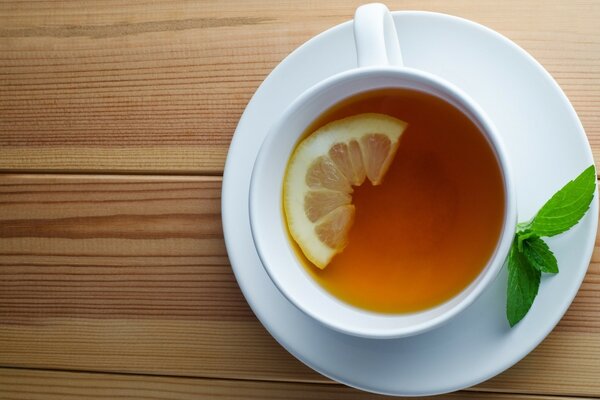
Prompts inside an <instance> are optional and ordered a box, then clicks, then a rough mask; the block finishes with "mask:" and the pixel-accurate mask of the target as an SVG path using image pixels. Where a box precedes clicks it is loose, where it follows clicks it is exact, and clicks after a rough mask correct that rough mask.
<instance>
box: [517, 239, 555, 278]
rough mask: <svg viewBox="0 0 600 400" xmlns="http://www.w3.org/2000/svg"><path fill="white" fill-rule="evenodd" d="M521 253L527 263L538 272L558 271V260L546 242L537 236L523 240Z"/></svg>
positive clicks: (553, 272)
mask: <svg viewBox="0 0 600 400" xmlns="http://www.w3.org/2000/svg"><path fill="white" fill-rule="evenodd" d="M523 255H524V256H525V258H526V259H527V261H529V264H530V265H531V266H532V267H534V268H535V269H537V270H538V271H540V272H548V273H551V274H556V273H558V261H556V257H554V253H552V251H551V250H550V248H549V247H548V245H547V244H546V242H544V241H543V240H542V239H540V238H538V237H530V238H528V239H526V240H524V241H523Z"/></svg>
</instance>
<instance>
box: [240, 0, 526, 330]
mask: <svg viewBox="0 0 600 400" xmlns="http://www.w3.org/2000/svg"><path fill="white" fill-rule="evenodd" d="M354 36H355V42H356V49H357V55H358V67H357V68H355V69H352V70H349V71H346V72H342V73H339V74H337V75H334V76H332V77H330V78H328V79H325V80H323V81H321V82H319V83H317V84H316V85H314V86H313V87H311V88H309V89H307V90H306V91H305V92H303V93H302V94H301V95H300V96H299V97H298V98H297V99H296V100H295V101H294V102H293V103H292V104H290V105H289V106H288V107H287V109H286V110H285V111H284V112H283V113H282V114H281V115H280V116H279V117H278V118H277V120H276V121H275V123H274V124H273V126H272V128H271V130H270V131H269V133H268V135H267V137H266V139H265V141H264V143H263V144H262V147H261V149H260V152H259V154H258V157H257V159H256V163H255V165H254V169H253V172H252V180H251V184H250V199H249V200H250V206H249V207H250V210H249V211H250V225H251V230H252V236H253V239H254V243H255V245H256V249H257V252H258V254H259V257H260V259H261V261H262V264H263V265H264V268H265V270H266V271H267V273H268V275H269V276H270V278H271V279H272V281H273V282H274V284H275V285H276V286H277V288H278V289H279V290H280V291H281V293H282V294H283V295H284V296H285V297H286V298H287V299H288V300H289V301H290V302H291V303H293V304H294V305H295V306H296V307H298V308H299V309H300V310H302V311H303V312H305V313H306V314H307V315H309V316H310V317H312V318H314V319H315V320H317V321H319V322H321V323H322V324H324V325H326V326H328V327H330V328H332V329H335V330H337V331H340V332H343V333H346V334H350V335H356V336H361V337H369V338H397V337H403V336H410V335H415V334H419V333H422V332H425V331H427V330H429V329H433V328H435V327H437V326H439V325H441V324H443V323H445V322H447V321H448V320H450V319H451V318H452V317H454V316H455V315H457V314H458V313H459V312H461V311H462V310H464V309H465V308H466V307H468V306H469V305H470V304H471V303H473V301H475V299H476V298H477V297H478V296H479V295H480V294H481V293H482V292H483V291H484V290H485V289H486V288H487V287H489V286H490V284H491V283H492V282H493V281H494V279H495V278H496V276H497V274H498V272H499V271H500V269H501V268H502V266H503V264H504V261H505V259H506V256H507V254H508V251H509V249H510V245H511V242H512V239H513V235H514V232H515V228H516V218H517V215H516V198H515V189H514V184H513V177H512V172H511V169H510V165H509V161H508V157H507V153H506V150H505V147H504V145H503V144H502V138H501V137H500V135H499V133H498V132H497V130H496V128H495V127H494V125H493V123H492V122H491V121H490V119H489V118H488V116H487V115H486V113H485V112H484V110H482V109H481V108H480V107H479V106H478V105H477V104H476V103H475V102H474V101H473V100H472V99H471V98H470V97H469V96H468V95H467V94H466V93H464V92H463V91H462V90H461V89H460V88H458V87H456V86H455V85H453V84H451V83H450V82H447V81H445V80H443V79H441V78H440V77H437V76H435V75H432V74H430V73H427V72H425V71H420V70H417V69H413V68H410V67H406V66H404V65H403V64H402V56H401V51H400V45H399V41H398V37H397V34H396V30H395V25H394V20H393V18H392V15H391V14H390V12H389V10H388V9H387V8H386V7H385V6H384V5H383V4H377V3H374V4H367V5H363V6H361V7H359V8H358V9H357V10H356V14H355V17H354ZM384 88H400V89H408V90H416V91H420V92H425V93H428V94H430V95H433V96H436V97H438V98H440V99H443V100H444V101H446V102H448V103H450V104H451V105H453V106H454V107H455V108H457V109H458V110H460V111H461V112H462V113H463V114H464V115H466V116H467V117H468V118H469V119H470V120H471V121H472V122H473V123H474V124H475V125H476V126H477V127H478V128H479V131H480V132H481V134H482V135H484V137H485V139H486V140H487V141H488V143H489V145H490V147H491V148H492V150H493V152H494V153H495V156H496V159H497V162H498V165H499V168H500V171H501V174H502V180H503V184H504V195H505V199H504V202H503V203H504V207H505V209H504V214H503V215H504V217H503V223H502V228H501V232H500V235H499V237H498V240H497V243H496V248H495V250H494V252H493V254H492V256H491V258H490V259H489V262H488V263H487V265H486V266H485V267H484V268H483V269H482V270H481V272H480V273H479V275H478V276H477V277H476V278H475V279H474V280H473V281H472V282H471V283H470V284H469V285H468V286H467V287H466V288H465V289H464V290H462V291H461V292H460V293H458V294H457V295H455V296H454V297H453V298H451V299H449V300H448V301H446V302H444V303H442V304H440V305H438V306H435V307H433V308H429V309H426V310H424V311H419V312H412V313H400V314H383V313H376V312H371V311H367V310H363V309H360V308H357V307H354V306H351V305H349V304H346V303H345V302H343V301H340V300H339V299H338V298H336V297H334V296H333V295H331V294H330V293H328V292H327V291H326V290H324V289H323V288H322V287H321V286H320V285H319V284H318V283H317V282H315V280H314V279H313V278H312V277H311V276H310V274H308V273H307V272H306V270H305V268H304V267H303V266H302V265H301V262H300V260H299V259H298V255H297V254H296V252H295V250H294V248H293V245H292V243H291V242H290V239H289V235H288V233H287V227H286V221H285V218H284V213H283V210H282V188H283V180H284V175H285V171H286V166H287V163H288V160H289V158H290V156H291V154H292V152H293V151H294V148H295V146H296V145H297V143H298V142H299V140H301V139H302V135H303V133H304V132H305V131H306V129H307V128H308V127H309V126H310V125H311V123H312V122H313V121H314V120H315V118H317V117H318V116H319V115H320V114H321V113H322V112H323V111H325V110H327V109H329V108H330V107H331V106H333V105H335V104H338V103H339V102H340V101H343V100H344V99H347V98H348V97H350V96H353V95H356V94H358V93H362V92H367V91H372V90H377V89H384Z"/></svg>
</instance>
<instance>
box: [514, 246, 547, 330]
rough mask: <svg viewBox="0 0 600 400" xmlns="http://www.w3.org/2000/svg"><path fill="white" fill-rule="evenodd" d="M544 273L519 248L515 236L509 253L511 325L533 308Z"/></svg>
mask: <svg viewBox="0 0 600 400" xmlns="http://www.w3.org/2000/svg"><path fill="white" fill-rule="evenodd" d="M541 275H542V273H541V272H540V271H539V270H537V269H535V268H534V267H532V266H531V264H530V263H529V261H528V260H527V258H526V257H525V256H524V255H523V254H522V253H521V252H520V251H519V249H518V240H517V238H516V237H515V240H514V241H513V244H512V246H511V247H510V252H509V254H508V289H507V298H506V317H507V318H508V323H509V324H510V326H511V327H513V326H515V325H516V324H517V323H518V322H519V321H520V320H522V319H523V317H524V316H525V314H527V312H528V311H529V309H530V308H531V305H532V304H533V300H534V299H535V296H537V292H538V288H539V287H540V277H541Z"/></svg>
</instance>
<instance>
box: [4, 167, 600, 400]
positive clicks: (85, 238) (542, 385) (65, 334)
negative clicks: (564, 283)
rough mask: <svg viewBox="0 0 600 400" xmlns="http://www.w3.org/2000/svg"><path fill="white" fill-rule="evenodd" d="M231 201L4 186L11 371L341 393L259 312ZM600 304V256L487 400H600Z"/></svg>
mask: <svg viewBox="0 0 600 400" xmlns="http://www.w3.org/2000/svg"><path fill="white" fill-rule="evenodd" d="M219 194H220V179H219V178H201V177H153V176H142V177H140V176H137V177H134V176H85V177H82V176H75V175H46V176H44V175H4V176H0V365H2V366H11V367H25V368H32V367H33V368H53V369H69V370H88V371H105V372H107V371H108V372H127V373H143V374H159V375H169V376H189V377H201V378H232V379H244V380H247V379H258V380H269V381H296V382H329V381H327V380H326V379H325V378H323V377H322V376H320V375H318V374H316V373H314V372H312V371H311V370H310V369H308V368H307V367H305V366H303V365H302V364H300V363H299V362H298V361H297V360H295V359H294V358H293V357H292V356H290V355H289V354H288V353H287V352H286V351H285V350H284V349H282V348H281V347H280V346H279V345H278V344H277V343H276V342H275V341H274V340H273V339H272V338H271V337H270V336H269V335H268V333H267V332H266V331H265V330H264V328H263V327H262V326H261V325H260V323H259V322H258V321H257V320H256V319H255V317H254V316H253V314H252V312H251V311H250V310H249V308H248V306H247V304H246V302H245V300H244V298H243V297H242V295H241V294H240V292H239V289H238V287H237V284H236V283H235V280H234V278H233V275H232V273H231V269H230V266H229V265H228V262H227V257H226V253H225V248H224V245H223V239H222V231H221V225H220V214H219V209H220V198H219ZM597 246H598V245H597ZM599 293H600V246H598V247H597V248H596V251H595V253H594V256H593V260H592V264H591V265H590V268H589V271H588V274H587V276H586V279H585V282H584V284H583V286H582V288H581V290H580V292H579V294H578V296H577V298H576V299H575V302H574V303H573V305H572V306H571V308H570V309H569V311H568V313H567V314H566V316H565V317H564V318H563V320H562V321H561V323H560V324H559V325H558V327H557V328H556V329H555V330H554V332H553V333H552V334H551V335H550V336H549V337H548V339H547V340H546V341H544V342H543V343H542V345H541V346H540V347H539V348H538V349H536V350H535V351H534V352H533V353H532V354H531V355H530V356H528V357H527V358H526V359H524V360H523V361H522V362H521V363H519V364H517V365H516V366H515V367H513V368H512V369H510V370H509V371H507V372H506V373H504V374H502V375H500V376H499V377H497V378H495V379H493V380H491V381H488V382H486V383H484V384H482V385H480V386H479V387H478V389H480V390H493V391H510V392H513V393H537V394H557V395H565V396H595V395H598V394H599V393H600V382H599V381H598V379H597V377H598V376H600V363H599V362H598V359H600V295H599ZM0 392H1V390H0Z"/></svg>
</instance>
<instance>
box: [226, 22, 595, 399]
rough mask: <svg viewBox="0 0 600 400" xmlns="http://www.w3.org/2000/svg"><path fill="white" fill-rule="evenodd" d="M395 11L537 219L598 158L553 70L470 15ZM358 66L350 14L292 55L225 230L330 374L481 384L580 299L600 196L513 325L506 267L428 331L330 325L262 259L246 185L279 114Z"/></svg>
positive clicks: (422, 60)
mask: <svg viewBox="0 0 600 400" xmlns="http://www.w3.org/2000/svg"><path fill="white" fill-rule="evenodd" d="M393 16H394V22H395V24H396V29H397V32H398V37H399V40H400V46H401V48H402V54H403V59H404V63H405V65H406V66H409V67H413V68H418V69H422V70H424V71H427V72H431V73H433V74H436V75H438V76H440V77H442V78H445V79H446V80H448V81H450V82H452V83H454V84H456V85H457V86H459V87H460V88H462V89H463V90H464V91H465V92H467V94H469V95H470V96H471V97H472V98H473V99H474V100H475V101H476V102H477V103H479V105H480V106H481V107H482V108H483V109H484V110H485V111H486V112H487V114H488V116H489V117H490V118H491V119H492V121H493V122H494V123H495V125H496V127H497V129H498V131H499V133H500V134H501V135H502V137H503V139H504V143H505V145H506V148H507V150H508V155H509V161H510V163H511V164H512V167H513V170H514V177H515V184H516V185H515V186H516V192H517V194H518V196H517V197H518V199H517V202H518V206H517V209H518V215H519V221H525V220H528V219H529V218H531V217H532V216H533V215H534V213H535V212H536V211H537V210H538V209H539V207H540V206H541V205H542V204H543V203H544V202H545V201H546V200H547V199H548V198H549V197H550V196H551V195H552V194H553V193H554V192H556V190H558V189H559V188H560V187H562V186H563V185H564V184H565V183H566V182H567V181H569V180H570V179H572V178H574V177H575V176H577V175H578V174H579V173H580V172H581V171H583V169H584V168H586V167H587V166H589V165H590V164H592V163H593V158H592V152H591V149H590V146H589V143H588V140H587V138H586V136H585V132H584V130H583V127H582V126H581V123H580V122H579V119H578V117H577V115H576V114H575V111H574V110H573V107H572V106H571V104H570V103H569V101H568V99H567V98H566V96H565V95H564V93H563V92H562V91H561V89H560V88H559V86H558V85H557V84H556V82H555V81H554V80H553V79H552V77H551V76H550V75H549V74H548V72H546V70H544V69H543V67H542V66H541V65H540V64H539V63H538V62H537V61H535V60H534V59H533V58H532V57H531V56H530V55H529V54H527V53H526V52H525V51H524V50H523V49H521V48H520V47H518V46H517V45H516V44H514V43H513V42H511V41H510V40H508V39H506V38H505V37H503V36H501V35H500V34H498V33H496V32H494V31H492V30H490V29H488V28H486V27H483V26H481V25H478V24H476V23H474V22H470V21H467V20H464V19H461V18H457V17H452V16H448V15H444V14H437V13H430V12H414V11H410V12H394V13H393ZM355 67H356V51H355V47H354V37H353V31H352V22H351V21H350V22H346V23H343V24H341V25H338V26H336V27H334V28H332V29H329V30H328V31H326V32H324V33H321V34H320V35H318V36H316V37H314V38H313V39H311V40H309V41H308V42H307V43H305V44H304V45H302V46H301V47H299V48H298V49H296V50H295V51H294V52H293V53H291V54H290V55H289V56H288V57H287V58H286V59H285V60H283V61H282V62H281V63H280V64H279V65H278V66H277V67H276V68H275V69H274V70H273V71H272V72H271V74H270V75H269V76H268V77H267V78H266V79H265V81H264V82H263V83H262V85H261V86H260V87H259V88H258V90H257V91H256V93H255V94H254V96H253V98H252V100H251V101H250V103H249V104H248V106H247V107H246V110H245V112H244V114H243V115H242V118H241V120H240V122H239V125H238V127H237V129H236V132H235V135H234V137H233V140H232V143H231V147H230V149H229V154H228V157H227V163H226V166H225V173H224V177H223V192H222V213H223V230H224V234H225V242H226V246H227V251H228V254H229V259H230V261H231V265H232V268H233V271H234V273H235V276H236V278H237V281H238V284H239V285H240V288H241V290H242V292H243V294H244V296H245V297H246V300H247V301H248V303H249V304H250V306H251V308H252V310H253V311H254V313H255V314H256V316H257V317H258V319H259V320H260V321H261V322H262V324H263V325H264V326H265V328H266V329H267V330H268V331H269V332H270V333H271V335H273V337H274V338H275V339H276V340H277V341H278V342H279V343H280V344H281V345H282V346H283V347H285V348H286V349H287V350H288V351H289V352H290V353H292V354H293V355H294V356H295V357H296V358H298V359H299V360H301V361H302V362H303V363H305V364H306V365H308V366H309V367H311V368H313V369H314V370H316V371H318V372H320V373H321V374H323V375H325V376H328V377H330V378H332V379H334V380H337V381H339V382H342V383H344V384H347V385H349V386H354V387H356V388H359V389H363V390H367V391H371V392H376V393H383V394H390V395H402V396H424V395H432V394H440V393H445V392H451V391H454V390H459V389H463V388H465V387H469V386H472V385H475V384H477V383H480V382H482V381H485V380H487V379H489V378H491V377H493V376H495V375H497V374H499V373H500V372H502V371H504V370H506V369H507V368H509V367H510V366H512V365H513V364H515V363H516V362H518V361H519V360H521V359H522V358H523V357H525V356H526V355H527V354H528V353H529V352H530V351H532V350H533V349H534V348H535V347H536V346H537V345H538V344H539V343H540V342H541V341H542V340H543V339H544V338H545V337H546V336H547V335H548V334H549V333H550V331H551V330H552V329H553V328H554V326H555V325H556V324H557V323H558V321H559V320H560V318H561V317H562V316H563V314H564V312H565V311H566V310H567V308H568V307H569V305H570V304H571V301H572V300H573V298H574V297H575V294H576V293H577V290H578V289H579V286H580V285H581V282H582V280H583V278H584V276H585V273H586V271H587V267H588V264H589V261H590V259H591V255H592V250H593V247H594V241H595V237H596V229H597V224H598V198H597V196H596V198H595V200H594V202H593V203H592V206H591V208H590V211H589V212H588V213H587V215H586V216H585V217H584V218H583V219H582V220H581V222H580V223H579V224H578V225H577V226H576V227H574V228H573V229H571V230H570V231H569V232H567V233H565V234H563V235H560V236H558V237H555V238H552V239H550V240H548V243H549V244H550V247H551V248H552V250H553V251H554V252H555V255H556V257H557V259H558V262H559V266H561V265H568V267H569V268H568V269H567V268H564V269H563V270H562V272H561V273H559V274H558V275H555V276H546V277H544V278H543V279H542V283H541V286H540V290H539V294H538V296H537V298H536V300H535V303H534V304H533V307H532V308H531V310H530V312H529V313H528V314H527V316H526V317H525V318H524V319H523V320H522V321H521V322H520V323H519V324H518V325H516V326H515V327H514V328H512V329H511V328H510V327H509V325H508V323H507V321H506V316H505V304H506V285H507V273H506V268H504V269H503V271H502V272H501V273H500V274H499V276H498V278H497V279H496V281H495V282H494V283H493V284H492V285H491V286H490V287H489V288H488V289H487V290H486V291H485V292H484V293H483V294H482V295H481V296H480V297H479V298H478V299H477V300H476V301H475V303H473V304H472V305H471V306H470V307H469V308H468V309H466V310H465V311H463V312H462V313H461V314H460V315H458V316H457V317H455V318H454V319H452V320H451V321H450V322H449V323H447V324H445V325H443V326H442V327H439V328H437V329H435V330H432V331H429V332H427V333H424V334H421V335H418V336H414V337H408V338H401V339H390V340H374V339H365V338H359V337H354V336H349V335H345V334H342V333H339V332H336V331H333V330H330V329H328V328H326V327H325V326H323V325H321V324H320V323H318V322H316V321H315V320H313V319H311V318H310V317H308V316H307V315H305V314H304V313H302V312H301V311H299V310H298V309H297V308H296V307H294V306H293V305H292V304H291V303H290V302H289V301H288V300H287V299H286V298H285V297H284V296H283V295H282V294H281V293H280V292H279V291H278V289H277V288H276V287H275V286H274V284H273V283H272V282H271V280H270V279H269V277H268V275H267V273H266V272H265V270H264V268H263V266H262V265H261V263H260V260H259V258H258V255H257V253H256V249H255V247H254V244H253V241H252V236H251V232H250V225H249V217H248V191H249V183H250V175H251V172H252V167H253V165H254V161H255V159H256V155H257V153H258V150H259V147H260V145H261V143H262V141H263V139H264V138H265V136H266V134H267V132H268V130H269V127H270V124H271V123H272V122H273V118H274V116H277V115H280V114H281V113H282V111H283V110H284V108H285V107H287V105H289V104H290V103H291V102H292V100H293V99H294V98H296V97H297V96H298V95H299V94H300V93H302V92H303V91H304V90H305V89H307V88H308V87H310V86H312V85H314V84H315V83H317V82H319V81H321V80H323V79H325V78H327V77H329V76H331V75H333V74H336V73H339V72H342V71H345V70H348V69H351V68H355ZM558 294H559V295H558Z"/></svg>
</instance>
